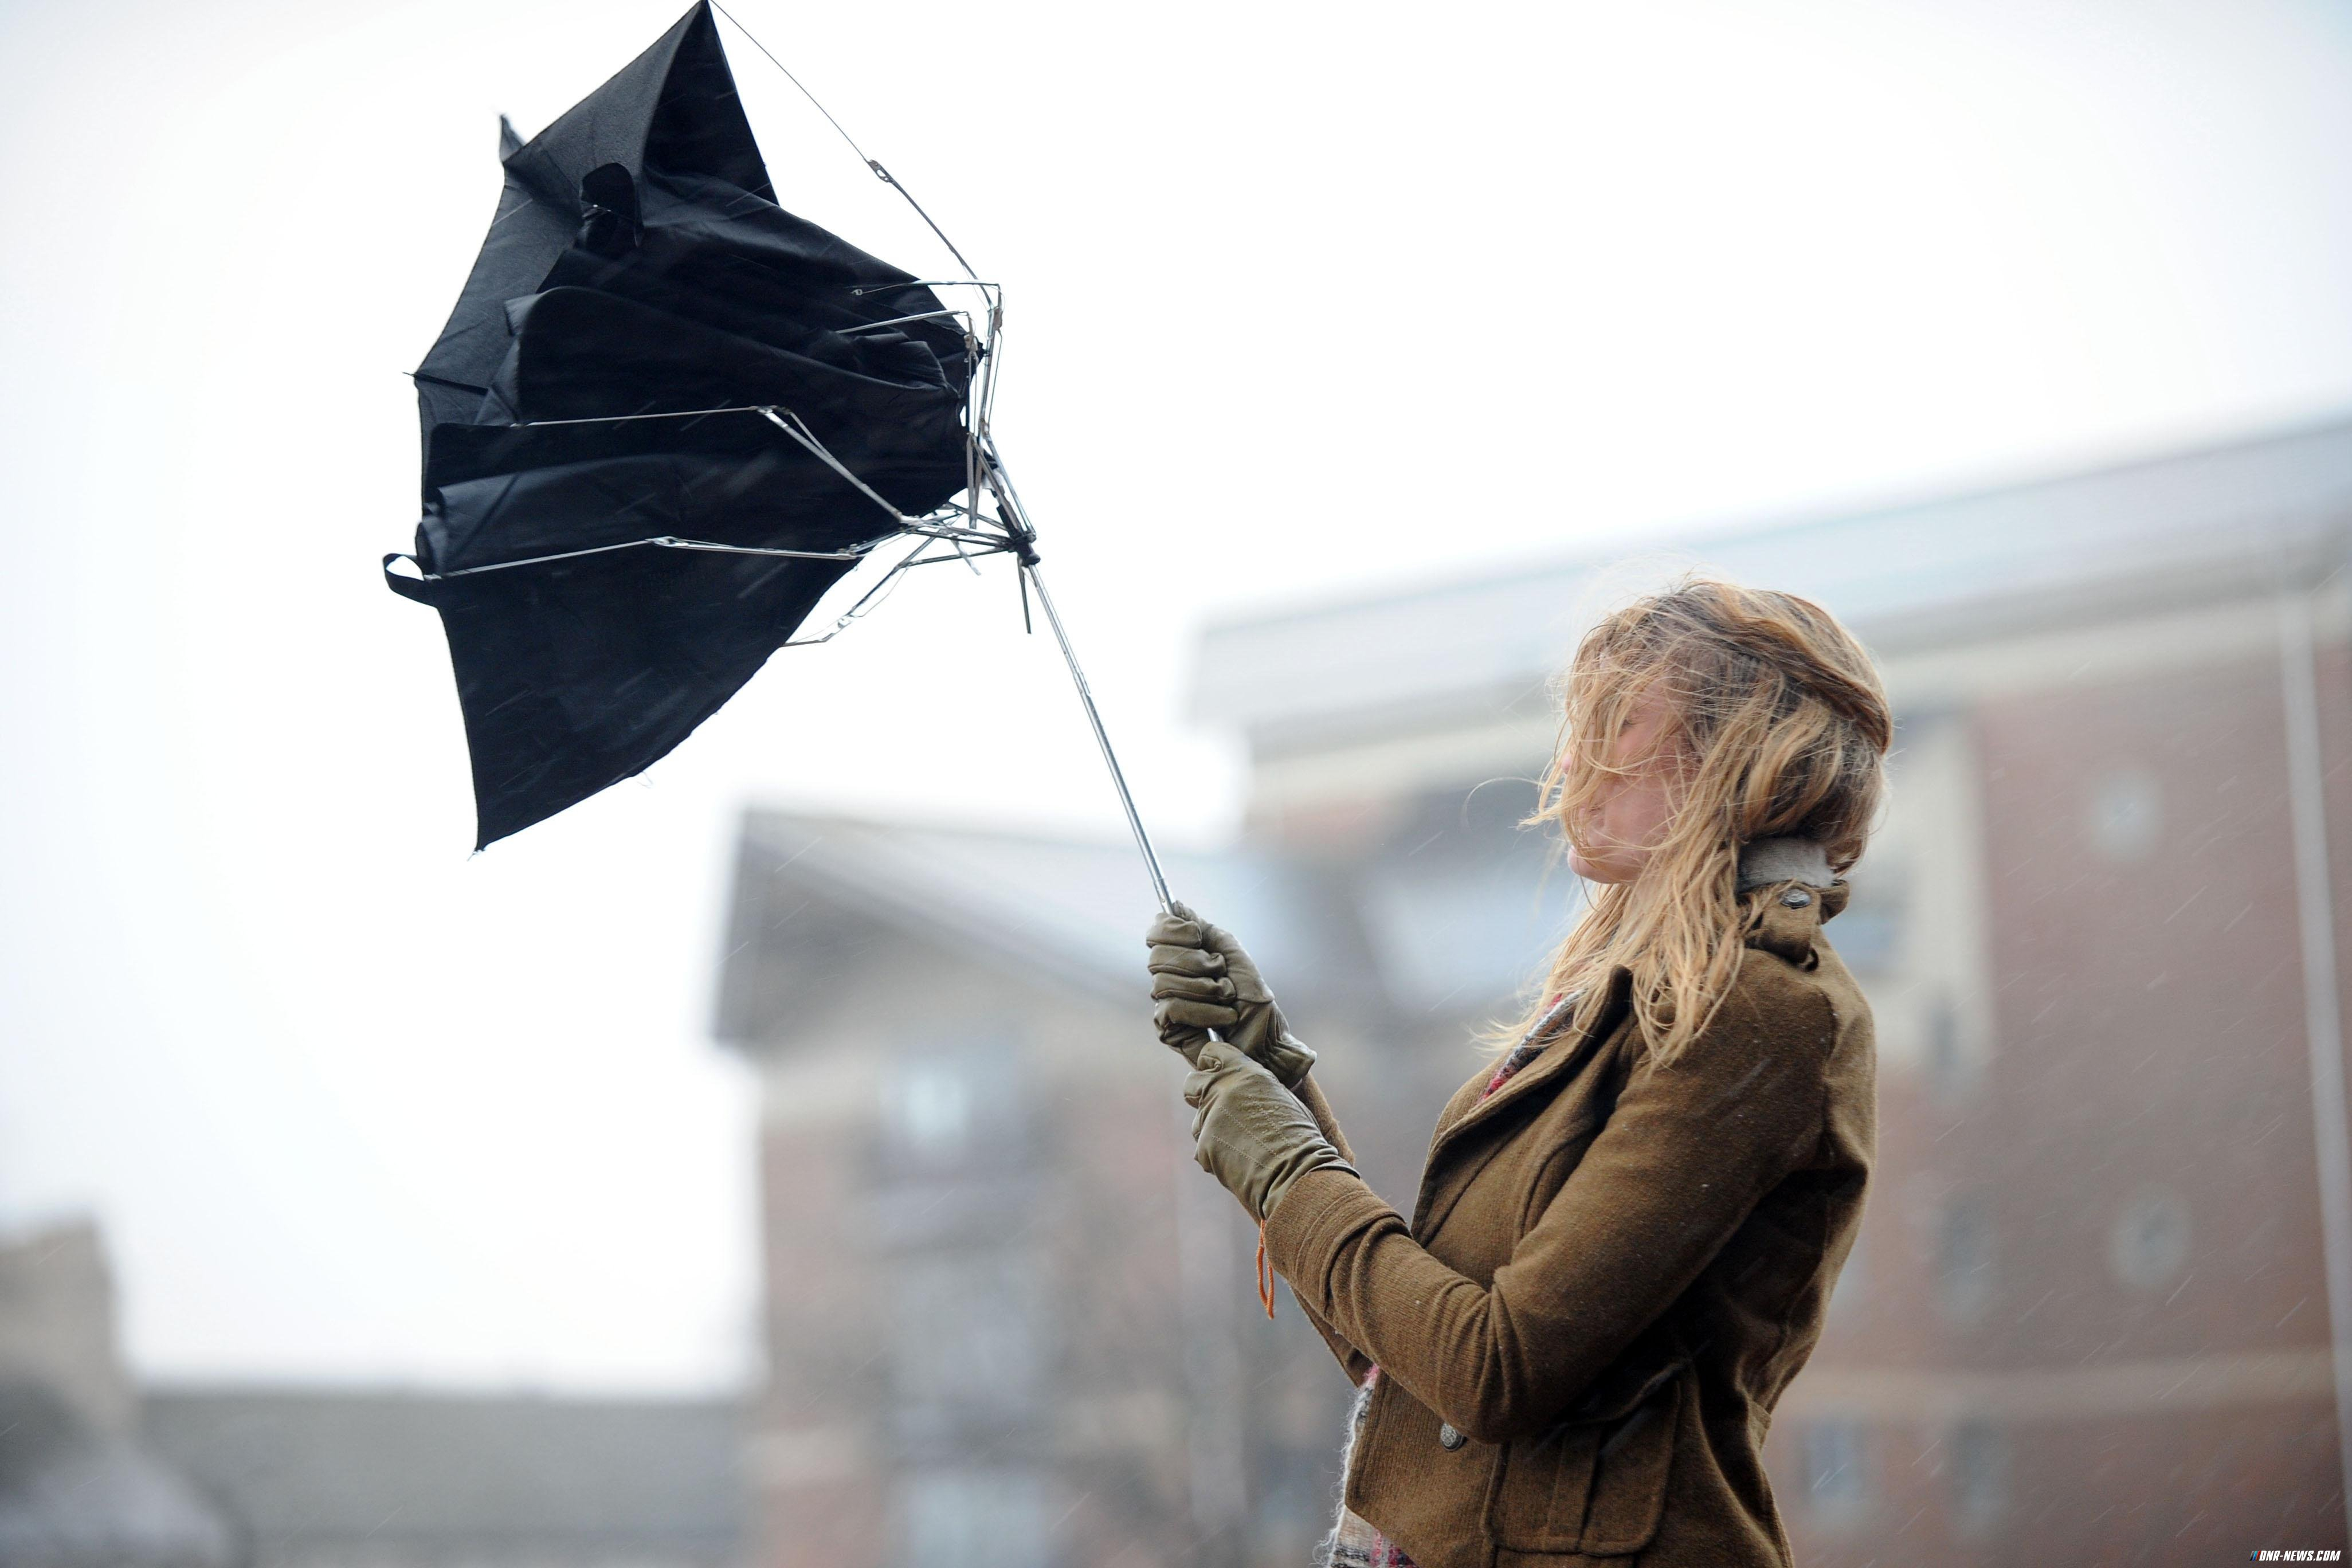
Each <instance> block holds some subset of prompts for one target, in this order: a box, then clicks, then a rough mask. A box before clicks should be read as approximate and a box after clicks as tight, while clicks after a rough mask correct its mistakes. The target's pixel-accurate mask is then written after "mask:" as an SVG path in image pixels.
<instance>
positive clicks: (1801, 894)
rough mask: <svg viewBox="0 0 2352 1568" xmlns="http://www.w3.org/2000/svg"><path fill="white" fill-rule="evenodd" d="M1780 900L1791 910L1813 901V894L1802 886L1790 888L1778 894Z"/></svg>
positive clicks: (1801, 907)
mask: <svg viewBox="0 0 2352 1568" xmlns="http://www.w3.org/2000/svg"><path fill="white" fill-rule="evenodd" d="M1780 901H1781V902H1782V903H1784V904H1786V905H1788V906H1789V908H1790V909H1792V910H1801V909H1803V908H1804V907H1805V906H1806V905H1807V904H1810V903H1811V902H1812V901H1813V896H1812V894H1811V893H1809V892H1807V891H1805V889H1802V888H1791V889H1789V890H1788V891H1787V892H1785V893H1783V894H1781V895H1780Z"/></svg>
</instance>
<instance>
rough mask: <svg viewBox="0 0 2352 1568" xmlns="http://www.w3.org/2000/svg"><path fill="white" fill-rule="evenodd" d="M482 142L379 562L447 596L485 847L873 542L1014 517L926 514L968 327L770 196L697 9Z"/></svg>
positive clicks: (651, 747) (803, 609) (964, 479)
mask: <svg viewBox="0 0 2352 1568" xmlns="http://www.w3.org/2000/svg"><path fill="white" fill-rule="evenodd" d="M501 153H502V156H501V163H503V165H504V167H505V171H506V188H505V192H504V195H502V196H501V198H500V200H499V211H498V216H497V218H496V219H495V220H494V221H493V222H492V224H491V226H490V231H489V235H488V238H487V240H486V241H485V242H484V244H483V247H482V250H481V255H480V257H479V258H478V259H477V260H476V262H475V264H474V269H473V274H472V276H471V277H470V278H468V279H467V283H466V286H465V289H464V292H463V293H462V294H461V295H460V297H459V299H458V302H457V310H455V311H454V312H452V314H451V315H450V318H449V323H448V325H447V326H446V328H444V329H443V331H442V333H441V336H440V338H439V340H438V341H437V342H435V343H434V345H433V349H432V352H431V353H428V354H426V355H425V362H424V363H423V365H422V366H421V367H420V368H419V369H418V370H417V372H416V373H415V382H416V391H417V402H418V405H419V410H420V414H421V416H422V420H423V425H424V447H425V474H424V498H423V514H424V515H423V521H421V522H420V524H419V525H418V527H417V531H416V546H415V555H414V557H413V561H414V564H415V571H414V573H413V574H404V573H402V572H397V571H394V567H393V563H394V561H397V560H399V559H401V558H400V557H387V558H386V561H385V570H386V575H387V578H388V580H389V581H390V583H391V584H392V586H393V587H394V589H395V590H396V591H398V592H399V593H401V594H403V595H406V596H407V597H409V598H412V599H415V600H418V601H420V602H421V603H425V604H428V605H432V606H434V608H436V610H438V611H439V612H440V613H441V617H442V623H443V626H444V629H445V630H446V633H447V636H448V639H449V651H450V658H451V661H452V663H453V665H454V666H455V669H456V674H457V692H458V700H459V702H460V704H461V706H462V708H463V710H464V713H465V723H466V738H467V746H468V749H469V750H470V752H471V754H472V762H473V775H474V794H475V805H476V814H477V847H480V846H484V845H488V844H489V843H491V842H493V841H494V840H497V839H499V838H502V837H506V836H507V835H509V834H511V833H514V832H517V831H518V830H520V829H521V828H524V827H528V826H530V825H531V824H532V823H535V822H538V821H541V819H543V818H545V817H548V816H552V815H553V814H554V813H556V812H558V811H561V810H562V809H563V808H564V807H566V806H568V805H572V804H574V803H576V802H578V801H580V800H583V799H585V798H586V797H587V796H589V795H593V794H595V793H596V792H597V791H599V790H601V789H604V787H606V786H607V785H609V784H614V783H617V782H618V781H620V780H621V779H624V778H627V777H629V776H631V775H632V774H635V773H639V772H641V771H643V770H644V769H645V768H646V767H647V766H649V765H650V764H652V763H654V762H656V760H658V759H659V758H660V757H662V756H663V755H665V754H666V753H667V752H669V751H670V749H671V748H672V747H674V746H676V745H677V743H678V742H680V741H682V740H684V739H685V738H686V736H687V734H688V732H689V731H692V730H693V729H694V727H695V726H696V725H698V724H699V723H700V722H701V721H703V720H705V719H707V718H709V716H710V714H711V713H712V712H714V711H715V710H717V709H718V708H719V705H720V704H721V703H723V702H725V701H726V700H727V699H728V698H729V697H730V696H732V695H733V694H734V692H735V691H736V690H737V689H739V688H740V687H741V685H742V684H743V683H744V681H746V680H748V679H751V675H752V674H753V673H754V672H755V671H757V670H758V669H759V668H760V666H761V664H762V663H763V662H764V661H765V660H766V658H768V656H769V655H770V654H771V653H772V652H773V651H774V650H775V649H776V648H778V647H782V646H783V645H784V644H786V643H787V642H789V641H791V640H792V639H793V634H794V633H795V632H796V631H797V630H798V629H799V627H800V626H801V624H802V622H803V620H805V619H806V617H807V616H808V615H809V613H810V611H811V610H812V609H814V606H815V605H816V603H817V601H818V599H819V598H820V597H821V596H822V595H824V592H825V590H826V589H828V588H830V587H831V586H832V585H833V584H835V582H837V581H838V580H839V579H840V578H841V577H842V576H843V575H844V574H846V573H847V572H849V571H850V570H851V569H852V568H853V567H855V566H856V564H857V563H858V562H859V561H861V560H863V559H864V558H865V557H866V554H867V553H868V552H871V551H872V550H873V549H874V548H876V547H877V545H879V544H881V543H883V542H887V541H889V540H891V539H893V538H896V537H898V536H899V535H902V534H905V533H908V532H910V531H912V532H919V533H922V534H924V535H925V537H926V538H928V539H934V540H936V539H941V538H948V539H950V540H952V541H954V542H955V543H956V545H957V548H959V549H961V548H964V545H965V541H969V542H971V543H972V544H974V545H977V546H979V547H980V548H983V549H984V548H998V549H1002V548H1007V545H1006V544H1005V543H1004V542H1003V541H1004V539H1005V537H1006V536H1007V533H1008V532H1009V530H1005V529H1003V528H1001V527H1000V529H999V531H997V532H996V533H994V534H992V535H989V536H987V537H982V536H979V535H976V534H971V533H966V534H965V535H964V536H963V537H962V539H957V538H956V530H954V529H953V528H942V527H940V526H936V525H935V526H932V527H928V528H923V527H915V526H913V525H914V524H915V523H916V522H917V520H920V519H922V518H924V516H925V514H929V513H934V512H937V511H938V510H939V509H940V508H942V507H943V506H946V505H947V503H949V502H950V499H951V498H953V497H954V496H955V495H956V494H957V493H958V492H959V491H962V490H965V489H972V488H976V487H975V479H976V478H977V477H978V468H976V465H977V464H978V463H979V462H980V461H981V460H982V447H980V446H978V445H976V444H975V442H974V440H973V438H972V433H971V430H970V428H969V421H968V417H967V415H968V409H969V405H970V392H971V370H972V366H973V362H974V360H975V358H976V357H977V356H976V354H975V352H974V347H973V340H972V339H971V338H970V337H969V336H968V335H967V329H966V327H965V326H964V325H961V324H960V322H959V320H958V319H957V318H955V317H953V316H952V315H951V313H950V312H949V311H948V310H945V309H944V308H943V307H942V306H941V304H940V300H939V298H938V296H936V295H935V294H933V293H932V292H931V291H930V289H928V288H926V287H923V286H921V285H919V283H917V281H916V280H915V279H914V277H913V275H912V274H909V273H907V272H903V271H900V270H898V268H893V267H891V266H889V265H887V264H886V263H884V262H882V261H879V260H877V259H876V258H873V257H871V256H868V255H866V254H865V253H864V252H863V251H860V250H858V249H857V248H856V247H853V246H851V245H849V244H847V243H845V241H843V240H841V239H839V238H837V237H835V236H833V235H831V234H828V233H826V232H825V231H824V230H823V229H821V228H818V227H817V226H814V225H813V224H810V223H806V222H803V220H801V219H799V218H796V217H794V216H793V215H792V214H790V213H788V212H785V211H784V210H783V209H782V207H780V206H778V205H776V200H775V192H774V190H773V188H772V186H771V185H770V184H769V180H768V174H767V170H766V168H765V166H764V165H763V163H762V162H761V156H760V151H759V148H758V146H757V144H756V143H755V142H753V140H752V136H751V126H750V123H749V121H746V120H745V118H744V116H743V111H742V109H741V106H740V103H739V101H738V100H737V98H736V92H735V83H734V79H733V76H732V75H731V73H730V70H729V68H728V64H727V58H726V55H725V53H724V51H723V50H722V49H721V47H720V46H719V35H718V31H717V27H716V26H715V24H714V22H713V20H712V17H711V14H710V10H709V6H708V5H697V6H696V7H695V8H694V9H693V10H691V11H689V12H688V14H687V15H686V16H685V18H684V19H683V20H681V21H680V22H679V23H678V24H677V26H675V27H672V28H671V29H670V30H669V32H668V33H667V34H666V35H665V36H664V37H662V39H661V40H660V41H659V42H658V43H656V44H655V45H654V47H652V48H650V49H647V50H646V52H645V53H644V54H643V55H641V56H639V57H638V58H636V59H635V61H634V62H632V63H631V64H630V65H629V66H628V67H627V68H625V69H624V70H622V71H621V72H620V73H619V74H618V75H616V76H614V78H613V79H611V80H610V81H608V82H606V83H605V84H604V86H603V87H602V88H599V89H597V90H596V91H595V92H594V93H593V94H591V95H590V96H589V97H588V98H586V99H585V100H583V101H582V102H580V103H579V104H578V105H577V106H575V107H574V108H573V109H572V110H571V111H570V112H568V113H566V114H565V115H564V116H563V117H562V119H560V120H558V121H556V122H555V123H554V124H553V125H551V126H550V127H548V129H547V130H546V131H545V132H541V134H540V135H539V136H537V137H535V138H534V139H532V140H531V141H530V142H528V143H521V142H519V140H518V139H517V138H516V136H515V135H514V132H512V130H511V129H510V128H509V129H508V130H507V131H506V132H505V137H504V142H503V144H502V148H501ZM878 172H879V170H878V167H877V173H878ZM885 177H886V178H887V175H886V176H885ZM910 318H911V319H910ZM950 521H952V520H950ZM1022 532H1023V534H1024V546H1023V548H1022V551H1021V553H1022V554H1023V555H1024V559H1028V558H1029V552H1027V550H1026V549H1025V527H1024V529H1023V530H1022Z"/></svg>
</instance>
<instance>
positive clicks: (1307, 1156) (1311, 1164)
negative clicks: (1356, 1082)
mask: <svg viewBox="0 0 2352 1568" xmlns="http://www.w3.org/2000/svg"><path fill="white" fill-rule="evenodd" d="M1195 1055H1196V1057H1197V1058H1198V1064H1199V1065H1198V1066H1197V1067H1195V1068H1194V1069H1193V1071H1192V1076H1191V1077H1190V1078H1187V1079H1185V1080H1184V1103H1185V1104H1187V1105H1189V1106H1191V1107H1192V1110H1193V1116H1192V1162H1193V1163H1195V1164H1197V1165H1199V1166H1200V1167H1201V1169H1202V1170H1204V1171H1206V1172H1208V1173H1209V1174H1211V1175H1213V1176H1214V1177H1216V1178H1217V1180H1218V1181H1219V1182H1222V1183H1223V1184H1224V1188H1225V1191H1227V1192H1229V1193H1231V1194H1234V1196H1235V1197H1237V1198H1239V1199H1240V1200H1241V1203H1242V1207H1244V1208H1245V1209H1247V1210H1249V1212H1250V1217H1252V1218H1253V1219H1255V1220H1256V1221H1257V1222H1258V1223H1259V1224H1260V1225H1264V1224H1265V1221H1266V1219H1267V1218H1268V1217H1269V1216H1270V1215H1273V1213H1274V1210H1275V1205H1277V1204H1279V1203H1281V1202H1282V1197H1283V1194H1285V1193H1287V1192H1288V1191H1289V1190H1290V1187H1291V1184H1292V1183H1294V1182H1296V1181H1297V1180H1298V1178H1299V1177H1301V1176H1303V1175H1305V1174H1307V1173H1308V1172H1309V1171H1327V1170H1338V1171H1345V1172H1347V1173H1349V1175H1351V1176H1352V1175H1354V1174H1355V1173H1356V1168H1355V1167H1354V1166H1353V1165H1350V1164H1349V1163H1348V1162H1347V1161H1345V1160H1342V1159H1341V1158H1339V1151H1338V1150H1337V1149H1334V1148H1333V1147H1332V1146H1331V1144H1330V1142H1329V1141H1328V1140H1327V1139H1326V1138H1325V1137H1324V1136H1323V1134H1322V1133H1321V1132H1320V1131H1318V1130H1317V1128H1316V1125H1315V1119H1314V1118H1313V1117H1311V1116H1309V1115H1308V1114H1307V1108H1306V1107H1305V1106H1303V1105H1301V1104H1299V1103H1298V1101H1297V1099H1296V1098H1295V1097H1294V1096H1293V1095H1292V1094H1291V1092H1290V1091H1289V1090H1288V1089H1285V1088H1283V1087H1282V1085H1281V1084H1280V1083H1278V1082H1276V1079H1275V1076H1274V1074H1272V1073H1270V1072H1268V1071H1267V1070H1266V1069H1265V1068H1262V1067H1260V1066H1258V1064H1257V1063H1255V1062H1254V1061H1252V1060H1250V1059H1249V1058H1247V1057H1245V1056H1244V1055H1243V1054H1242V1053H1241V1052H1240V1051H1239V1050H1237V1049H1235V1048H1234V1047H1232V1046H1230V1045H1227V1044H1225V1043H1224V1042H1223V1041H1217V1040H1212V1041H1210V1042H1209V1043H1207V1044H1206V1045H1203V1046H1202V1047H1199V1049H1198V1050H1197V1051H1196V1053H1195Z"/></svg>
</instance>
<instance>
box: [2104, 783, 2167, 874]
mask: <svg viewBox="0 0 2352 1568" xmlns="http://www.w3.org/2000/svg"><path fill="white" fill-rule="evenodd" d="M2089 826H2090V831H2091V847H2093V848H2095V849H2096V850H2097V851H2098V852H2099V853H2100V854H2101V855H2103V856H2105V858H2108V859H2110V860H2113V861H2116V862H2117V863H2118V864H2128V863H2130V862H2132V861H2135V860H2145V859H2147V856H2148V852H2149V851H2151V850H2153V849H2154V848H2155V847H2156V841H2157V839H2158V837H2160V836H2161V835H2162V834H2163V832H2164V794H2163V791H2162V790H2160V789H2159V788H2158V786H2157V782H2156V775H2155V774H2153V773H2149V772H2148V771H2147V769H2145V768H2115V769H2111V770H2109V771H2108V772H2106V773H2102V774H2100V775H2099V777H2098V778H2097V779H2096V780H2095V782H2094V783H2093V784H2092V786H2091V799H2090V809H2089Z"/></svg>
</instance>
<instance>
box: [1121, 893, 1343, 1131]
mask: <svg viewBox="0 0 2352 1568" xmlns="http://www.w3.org/2000/svg"><path fill="white" fill-rule="evenodd" d="M1143 943H1144V945H1145V946H1146V947H1148V948H1150V950H1151V953H1150V957H1149V958H1148V959H1147V960H1146V961H1145V963H1146V964H1147V966H1148V967H1149V968H1150V971H1151V1001H1152V1009H1151V1022H1152V1024H1153V1026H1155V1027H1157V1028H1158V1029H1159V1031H1160V1038H1161V1039H1162V1040H1164V1041H1166V1042H1167V1043H1168V1044H1169V1045H1170V1046H1171V1047H1174V1048H1175V1049H1177V1050H1179V1051H1181V1052H1182V1053H1183V1055H1184V1059H1185V1060H1186V1061H1188V1062H1192V1063H1193V1065H1195V1066H1198V1065H1199V1064H1198V1062H1197V1061H1196V1060H1195V1056H1196V1054H1197V1052H1198V1051H1199V1049H1200V1047H1202V1046H1204V1045H1206V1044H1207V1043H1208V1040H1209V1035H1208V1031H1209V1030H1211V1029H1214V1030H1216V1031H1217V1033H1218V1034H1220V1035H1222V1036H1223V1037H1224V1038H1226V1039H1227V1040H1229V1041H1231V1042H1232V1043H1233V1044H1234V1045H1236V1046H1239V1047H1241V1048H1242V1050H1243V1051H1244V1053H1245V1054H1247V1056H1248V1057H1249V1058H1250V1059H1251V1060H1252V1061H1254V1062H1256V1063H1257V1064H1258V1065H1259V1066H1261V1067H1263V1068H1266V1069H1267V1070H1268V1071H1270V1072H1272V1073H1273V1074H1274V1076H1275V1077H1276V1078H1277V1079H1281V1080H1282V1086H1283V1087H1284V1088H1285V1089H1296V1088H1297V1087H1298V1081H1299V1079H1303V1078H1305V1077H1306V1076H1307V1068H1311V1067H1313V1066H1314V1065H1315V1053H1314V1052H1313V1051H1311V1050H1308V1049H1307V1047H1306V1046H1305V1045H1304V1044H1302V1043H1301V1042H1300V1041H1299V1039H1298V1037H1297V1036H1295V1035H1293V1034H1292V1033H1291V1032H1290V1026H1289V1025H1288V1024H1287V1023H1286V1022H1285V1021H1284V1019H1283V1016H1282V1009H1281V1008H1279V1007H1276V1005H1274V994H1273V993H1272V992H1270V991H1268V990H1267V989H1266V988H1265V979H1264V977H1263V976H1261V975H1260V974H1259V973H1258V972H1257V965H1256V964H1255V963H1251V962H1250V955H1249V954H1248V953H1246V952H1243V951H1242V944H1241V943H1240V942H1235V941H1234V938H1233V933H1232V932H1231V931H1225V930H1223V929H1222V928H1221V927H1218V926H1213V925H1211V924H1210V923H1209V922H1208V921H1204V920H1202V919H1201V917H1200V916H1198V915H1196V914H1194V913H1193V912H1192V910H1189V909H1187V908H1185V907H1184V906H1183V905H1182V904H1178V905H1177V906H1176V907H1175V910H1174V911H1173V912H1172V913H1171V912H1162V913H1160V914H1159V915H1156V916H1154V917H1153V919H1152V921H1151V924H1150V927H1149V928H1148V929H1147V930H1146V931H1145V932H1144V935H1143Z"/></svg>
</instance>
